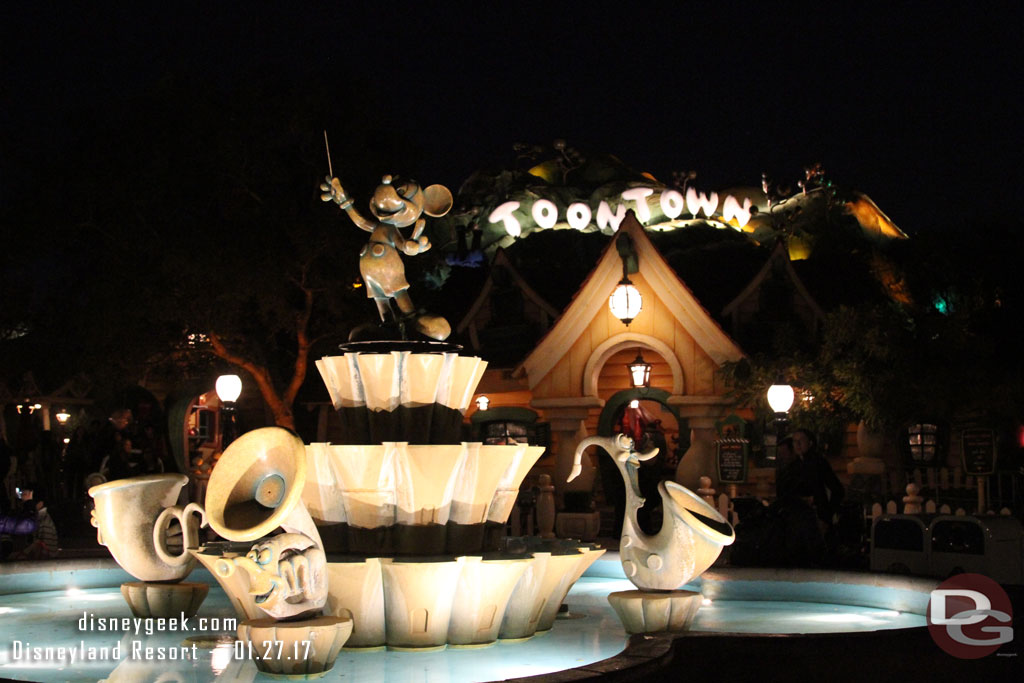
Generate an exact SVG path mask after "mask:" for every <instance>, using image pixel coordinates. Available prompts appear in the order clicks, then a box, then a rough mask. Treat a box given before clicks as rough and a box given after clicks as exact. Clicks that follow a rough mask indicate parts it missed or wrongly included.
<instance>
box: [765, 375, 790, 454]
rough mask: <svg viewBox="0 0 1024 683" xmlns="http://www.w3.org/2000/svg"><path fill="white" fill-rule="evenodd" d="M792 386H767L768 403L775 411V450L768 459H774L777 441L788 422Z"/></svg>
mask: <svg viewBox="0 0 1024 683" xmlns="http://www.w3.org/2000/svg"><path fill="white" fill-rule="evenodd" d="M794 396H795V394H794V393H793V387H791V386H789V385H788V384H781V383H778V384H773V385H771V386H770V387H768V405H769V406H770V407H771V409H772V411H773V412H774V413H775V420H774V423H773V424H774V425H775V450H774V451H773V452H772V453H771V454H769V455H768V460H775V457H776V455H777V453H778V451H779V442H780V441H781V440H782V435H783V433H784V432H785V430H786V424H787V423H788V422H789V409H790V408H792V407H793V398H794Z"/></svg>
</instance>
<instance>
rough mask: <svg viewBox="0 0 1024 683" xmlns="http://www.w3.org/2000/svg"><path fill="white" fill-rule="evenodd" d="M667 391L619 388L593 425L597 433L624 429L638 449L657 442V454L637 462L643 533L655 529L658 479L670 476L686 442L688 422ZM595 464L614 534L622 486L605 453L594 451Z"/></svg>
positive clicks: (657, 523) (623, 495)
mask: <svg viewBox="0 0 1024 683" xmlns="http://www.w3.org/2000/svg"><path fill="white" fill-rule="evenodd" d="M669 396H670V394H669V392H667V391H665V390H664V389H652V388H644V389H626V390H624V391H619V392H617V393H615V394H614V395H613V396H612V397H611V398H609V399H608V401H607V402H606V403H605V406H604V409H603V410H602V411H601V416H600V418H599V419H598V425H597V434H598V436H612V435H614V434H619V433H626V434H629V436H631V437H632V438H633V439H634V441H635V442H636V443H637V448H638V450H642V451H646V450H649V449H650V448H652V447H657V448H658V451H659V453H658V455H657V456H655V457H654V458H653V459H651V460H648V461H646V462H644V463H641V465H640V470H639V471H638V473H637V476H638V481H639V485H640V490H641V492H642V493H643V495H644V497H645V498H646V499H647V504H645V505H644V508H643V509H642V510H641V511H640V514H639V515H638V519H639V522H640V525H641V527H643V528H644V531H646V532H648V533H657V531H658V527H659V526H660V519H661V518H660V515H658V514H655V511H656V510H657V509H658V505H659V503H660V500H659V497H658V494H657V485H658V482H660V481H662V480H663V479H672V478H673V477H674V474H675V469H676V466H677V465H678V463H679V458H680V457H681V456H682V454H683V453H685V452H686V449H687V448H689V447H690V437H689V434H690V429H689V425H688V422H687V420H686V419H685V418H681V417H680V416H679V413H678V412H677V410H676V409H675V408H674V407H673V406H671V405H670V404H669V403H668V398H669ZM597 466H598V471H599V473H600V478H599V481H600V484H601V490H602V492H603V496H604V501H605V504H606V505H608V506H610V507H612V508H613V509H614V525H613V528H612V533H613V534H614V535H616V536H617V535H618V534H619V533H620V532H621V524H622V517H623V514H624V512H625V504H626V490H625V486H624V484H623V482H622V477H621V475H620V473H619V470H618V468H617V467H616V466H615V464H614V463H613V462H612V461H611V459H610V458H608V457H606V456H604V455H598V456H597Z"/></svg>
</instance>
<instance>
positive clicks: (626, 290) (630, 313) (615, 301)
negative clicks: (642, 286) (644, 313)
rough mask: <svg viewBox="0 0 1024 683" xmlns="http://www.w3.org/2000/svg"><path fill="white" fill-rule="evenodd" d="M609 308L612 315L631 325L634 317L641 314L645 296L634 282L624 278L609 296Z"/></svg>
mask: <svg viewBox="0 0 1024 683" xmlns="http://www.w3.org/2000/svg"><path fill="white" fill-rule="evenodd" d="M608 308H610V309H611V311H612V315H614V316H615V317H616V318H618V319H619V320H621V321H622V322H623V323H625V324H626V325H629V324H630V323H631V322H633V318H635V317H636V316H637V315H639V314H640V309H641V308H643V298H642V297H641V296H640V291H639V290H638V289H637V288H636V287H634V286H633V283H632V282H630V281H629V280H623V281H622V282H620V283H619V284H618V286H617V287H616V288H615V291H614V292H612V295H611V297H609V299H608Z"/></svg>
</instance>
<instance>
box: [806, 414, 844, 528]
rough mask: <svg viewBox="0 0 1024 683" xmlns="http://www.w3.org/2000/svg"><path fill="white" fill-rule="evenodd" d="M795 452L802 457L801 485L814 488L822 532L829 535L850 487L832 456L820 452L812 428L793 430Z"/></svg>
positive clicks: (815, 507) (815, 505) (813, 500)
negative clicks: (839, 472)
mask: <svg viewBox="0 0 1024 683" xmlns="http://www.w3.org/2000/svg"><path fill="white" fill-rule="evenodd" d="M793 453H794V455H795V456H796V457H797V459H798V462H797V463H794V465H796V466H798V467H799V470H798V477H799V479H800V480H801V482H802V486H801V488H803V489H804V490H805V491H809V492H810V495H811V497H812V505H813V506H814V512H815V514H817V516H818V520H819V521H820V526H821V529H822V533H823V534H825V535H826V536H827V535H828V533H829V532H830V531H831V530H832V527H833V525H834V524H835V519H836V515H837V514H838V513H839V504H840V503H842V502H843V496H844V495H845V494H846V489H844V488H843V484H842V482H840V481H839V477H837V476H836V473H835V472H834V471H833V470H832V466H831V465H830V464H829V463H828V460H826V459H825V458H824V457H823V456H822V455H821V454H820V453H819V452H818V450H817V448H816V443H815V439H814V435H813V434H812V433H811V432H810V431H808V430H806V429H798V430H796V431H795V432H793Z"/></svg>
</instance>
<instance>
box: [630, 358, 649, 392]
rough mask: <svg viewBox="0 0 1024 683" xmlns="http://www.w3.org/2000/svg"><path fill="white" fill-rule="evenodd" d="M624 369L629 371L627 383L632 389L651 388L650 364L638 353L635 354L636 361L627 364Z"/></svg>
mask: <svg viewBox="0 0 1024 683" xmlns="http://www.w3.org/2000/svg"><path fill="white" fill-rule="evenodd" d="M626 368H627V369H628V370H629V381H630V384H632V385H633V388H634V389H640V388H642V387H649V386H651V364H650V363H648V362H647V361H645V360H644V356H643V354H642V353H641V352H640V351H637V352H636V359H635V360H634V361H633V362H632V363H628V364H627V365H626Z"/></svg>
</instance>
